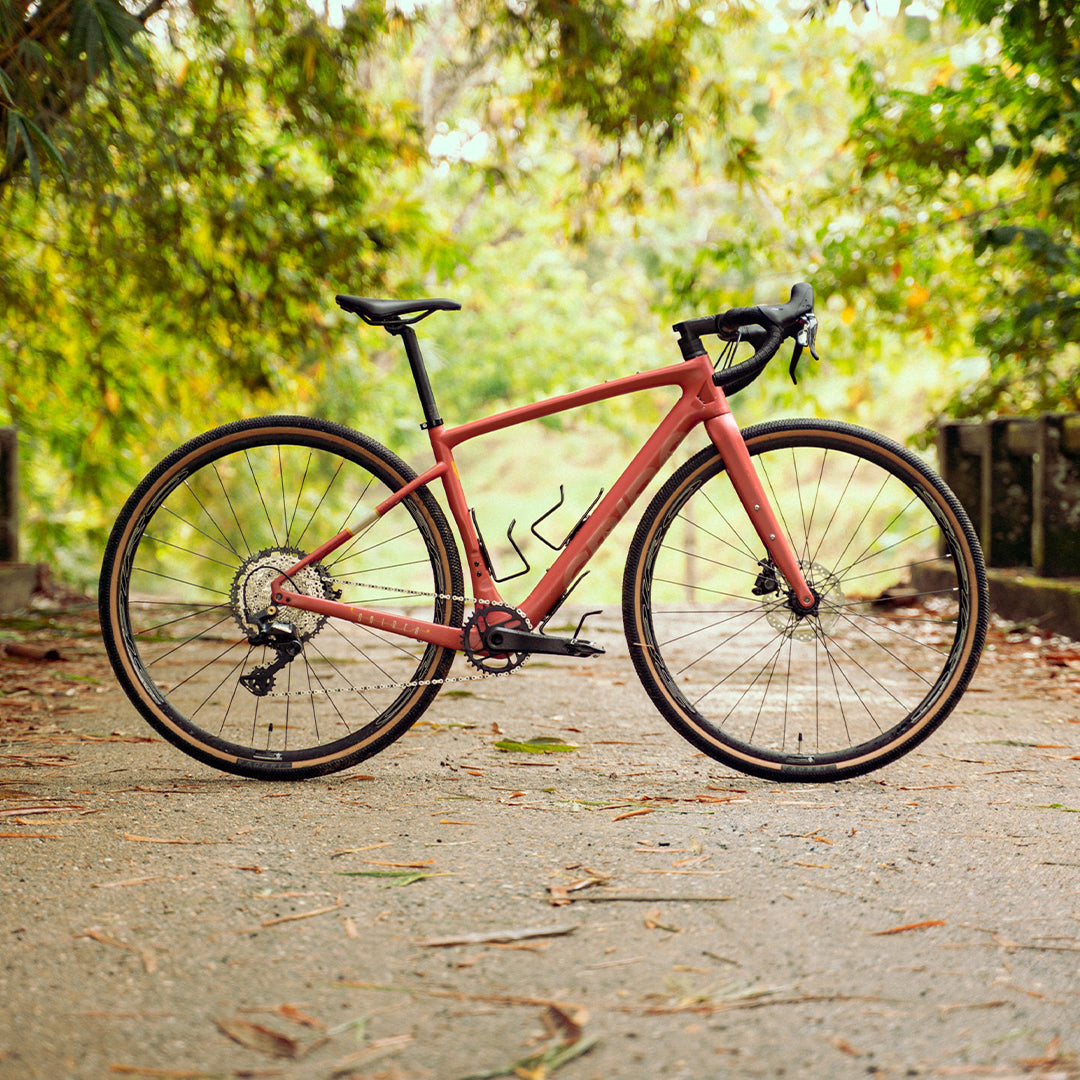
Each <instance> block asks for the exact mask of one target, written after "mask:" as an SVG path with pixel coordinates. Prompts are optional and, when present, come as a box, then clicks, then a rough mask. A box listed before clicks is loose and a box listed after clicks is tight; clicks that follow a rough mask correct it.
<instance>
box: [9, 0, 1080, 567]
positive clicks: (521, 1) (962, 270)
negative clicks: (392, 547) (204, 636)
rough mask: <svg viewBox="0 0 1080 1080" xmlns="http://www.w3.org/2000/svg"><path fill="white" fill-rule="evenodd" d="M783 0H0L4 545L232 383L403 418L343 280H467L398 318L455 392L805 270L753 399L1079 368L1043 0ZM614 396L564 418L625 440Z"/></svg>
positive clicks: (982, 387)
mask: <svg viewBox="0 0 1080 1080" xmlns="http://www.w3.org/2000/svg"><path fill="white" fill-rule="evenodd" d="M793 6H794V7H795V8H796V10H795V12H794V14H793V16H792V17H791V18H790V19H787V20H785V19H783V18H782V17H781V16H780V15H779V14H777V13H776V12H775V11H774V7H775V5H770V6H769V8H768V10H766V9H764V8H762V7H758V6H755V5H754V4H753V3H751V2H750V0H746V2H745V3H740V2H729V3H725V4H722V5H715V4H705V3H698V2H696V0H694V2H688V3H687V2H680V3H674V2H667V0H664V2H661V3H646V2H645V0H640V2H634V0H618V2H615V3H599V2H598V0H583V2H581V3H569V2H567V0H514V2H510V3H507V2H505V0H457V2H454V3H445V4H442V3H440V4H435V3H432V4H429V5H426V6H425V5H420V6H418V7H417V8H416V10H415V11H414V12H413V14H411V15H409V16H405V15H403V14H402V13H401V11H400V10H399V9H397V8H395V7H393V6H392V5H391V6H390V7H389V8H388V7H387V5H385V4H384V3H383V2H382V0H360V2H359V3H357V4H356V5H354V6H353V7H351V8H350V9H349V10H347V11H346V12H345V13H344V15H343V17H342V19H341V20H340V25H338V24H334V25H331V24H330V22H329V21H328V19H327V18H326V16H325V15H323V14H319V13H318V12H316V11H315V10H313V8H312V7H311V6H310V5H309V4H308V3H306V2H305V0H269V2H267V3H259V4H242V3H240V2H238V0H236V2H234V0H190V2H188V3H187V4H181V3H180V0H152V2H150V3H149V4H148V5H147V6H145V7H141V8H139V7H136V6H135V5H134V4H131V5H129V6H125V5H124V4H121V3H118V2H115V0H66V2H60V0H56V2H55V3H53V2H48V3H43V4H39V5H38V6H37V7H36V8H27V7H26V5H24V4H19V3H13V2H11V0H0V109H2V110H3V114H4V115H3V120H4V124H5V130H4V132H3V138H4V140H5V142H4V146H5V157H4V166H3V173H2V174H0V310H3V312H4V318H3V321H2V322H0V381H2V393H3V397H2V398H0V422H5V423H7V422H10V423H15V424H17V425H18V427H19V429H20V431H21V434H22V439H23V444H24V452H23V454H22V462H23V468H24V488H25V490H24V502H25V505H24V513H23V521H24V536H23V540H24V544H25V547H26V549H27V554H28V555H29V556H30V557H38V558H45V559H50V560H52V561H53V562H55V563H57V564H58V567H59V569H60V570H61V571H62V572H65V573H68V574H69V575H70V576H72V577H74V578H76V579H82V580H86V579H88V578H89V577H90V576H91V575H92V573H93V569H94V565H95V564H96V562H97V555H98V552H99V551H100V547H101V544H102V542H103V539H104V536H105V533H106V531H107V529H108V526H109V524H110V523H111V521H112V519H113V517H114V515H115V512H116V509H117V507H118V503H119V501H120V500H121V499H122V498H123V497H124V496H125V495H126V493H127V492H128V491H130V489H131V487H132V486H133V485H134V483H135V482H137V480H138V478H139V477H140V476H141V475H143V474H144V473H145V472H146V471H147V469H149V468H150V467H151V465H152V464H153V462H154V461H156V460H158V459H159V458H160V457H161V456H162V455H163V454H164V453H165V452H166V451H167V450H168V449H171V447H172V446H173V445H175V444H176V443H177V442H178V441H180V440H181V439H184V438H187V437H189V436H191V435H193V434H195V433H196V432H198V431H200V430H203V429H205V428H207V427H209V426H211V425H213V424H215V423H219V422H224V421H226V420H231V419H234V418H235V417H236V416H238V415H244V414H253V413H260V412H269V411H278V412H284V411H289V412H301V413H311V414H318V415H322V416H326V417H327V418H330V419H334V420H338V421H340V422H343V423H347V424H351V425H353V426H358V427H362V428H364V429H365V430H367V431H369V432H370V433H372V434H374V435H376V436H377V437H379V438H380V439H382V440H383V441H386V442H389V443H391V444H392V445H394V446H395V447H396V448H397V449H400V450H403V451H406V452H409V451H411V450H413V449H419V448H420V447H421V444H422V442H423V434H422V432H420V430H419V427H418V422H419V416H418V410H417V406H416V404H415V399H414V394H413V390H412V387H411V384H410V382H409V380H408V376H407V370H406V368H405V366H404V365H403V363H402V359H401V354H400V348H399V345H398V343H397V342H396V341H393V340H391V339H389V338H387V337H386V336H385V335H384V334H382V333H380V332H378V331H374V330H371V329H368V328H363V327H360V326H359V325H358V324H357V323H356V322H355V320H352V319H349V318H346V317H344V316H342V315H341V313H340V312H338V311H337V310H336V308H335V307H334V305H333V301H332V297H333V294H334V292H337V291H342V292H351V293H368V294H386V295H390V294H394V295H419V294H443V295H447V296H450V297H452V298H453V299H455V300H458V301H460V302H462V303H463V305H464V306H465V311H463V312H462V313H461V314H456V315H453V314H446V315H439V316H437V317H436V318H433V319H432V320H430V321H429V322H426V323H424V325H423V327H422V328H421V336H422V339H423V342H424V348H425V352H426V353H427V354H428V355H429V357H430V359H431V363H432V370H433V373H434V378H435V385H436V390H437V392H438V395H439V401H440V404H441V406H442V411H443V414H444V416H446V418H447V421H448V422H456V421H459V420H463V419H465V418H467V417H469V416H471V415H476V414H477V413H480V412H489V411H494V410H495V409H498V408H501V407H505V406H511V405H514V404H519V403H521V402H523V401H526V400H530V399H532V398H534V397H536V396H539V395H542V394H549V393H558V392H560V391H564V390H569V389H572V388H574V387H577V386H581V385H584V384H586V383H589V382H593V381H597V380H600V379H604V378H610V377H614V376H618V375H622V374H626V373H628V372H630V371H634V370H639V369H641V368H644V367H647V366H653V365H655V364H658V363H663V362H665V361H668V360H670V361H674V360H675V358H676V357H677V353H675V352H674V351H673V338H672V336H671V334H670V332H669V326H670V324H671V322H674V321H676V320H678V319H682V318H686V317H688V316H691V315H698V314H704V313H706V312H709V311H717V310H720V309H722V308H723V307H725V306H730V305H731V304H735V303H744V302H756V301H763V300H764V301H779V300H782V299H784V298H786V295H787V289H788V287H789V286H790V285H791V284H792V283H793V282H794V281H796V280H801V279H807V280H811V281H812V282H813V283H814V285H815V288H816V290H817V293H818V297H819V313H820V317H821V320H822V334H821V339H820V343H821V346H822V351H823V356H824V358H825V359H824V362H823V364H822V365H821V366H820V367H817V368H815V367H811V366H807V367H804V368H803V369H802V373H801V374H802V375H804V376H805V378H800V382H799V385H798V387H792V386H791V385H790V383H789V382H788V381H787V379H786V372H785V370H784V366H783V365H781V364H779V363H778V364H776V365H774V369H771V370H770V371H769V372H768V373H767V374H766V376H765V377H764V378H763V379H761V380H759V383H757V384H755V385H754V386H753V387H751V388H749V389H747V390H745V391H743V392H742V393H741V394H740V397H739V399H738V405H739V415H740V418H741V419H743V420H744V421H745V422H750V421H751V420H753V419H758V418H761V417H762V416H764V415H774V414H776V413H788V414H791V413H801V414H806V413H816V414H819V415H826V414H827V415H841V416H846V417H851V418H854V419H857V420H860V421H862V422H865V423H868V424H870V425H871V426H876V427H881V428H884V429H886V430H889V431H891V432H892V433H894V434H897V435H900V436H901V437H903V436H905V435H907V434H909V433H910V432H911V431H912V430H917V429H919V428H921V427H922V426H923V423H924V421H925V417H926V415H927V413H928V412H930V411H932V410H933V409H936V408H939V407H940V406H941V404H942V403H943V402H945V400H946V399H947V396H948V394H949V393H951V392H952V391H953V389H954V388H955V386H956V385H957V384H958V383H960V384H962V385H963V386H964V390H963V393H962V395H961V396H960V397H958V399H957V400H956V401H955V402H954V403H953V406H952V407H953V409H954V410H955V411H958V412H964V411H965V410H967V411H971V410H977V411H978V410H985V409H988V408H998V409H1004V408H1028V407H1041V406H1040V403H1046V402H1053V403H1068V402H1070V401H1075V400H1076V396H1077V392H1078V388H1077V381H1076V380H1077V378H1078V376H1077V371H1078V370H1080V365H1078V364H1077V363H1076V358H1077V353H1076V351H1075V345H1068V346H1066V344H1065V343H1067V342H1075V341H1076V334H1077V323H1078V319H1080V316H1078V314H1077V307H1078V301H1077V294H1076V288H1075V281H1076V278H1077V269H1078V267H1077V265H1076V249H1075V241H1074V237H1075V236H1076V234H1077V233H1076V229H1077V224H1078V223H1077V221H1076V216H1077V213H1078V204H1080V179H1078V176H1077V166H1076V161H1077V156H1078V155H1077V151H1078V146H1077V142H1076V139H1077V134H1076V133H1077V127H1078V126H1077V113H1078V106H1077V94H1078V92H1080V78H1078V76H1077V73H1076V70H1075V64H1076V56H1077V49H1076V27H1075V25H1074V23H1073V22H1071V21H1070V19H1071V16H1070V15H1068V13H1067V12H1064V13H1063V12H1061V11H1058V10H1057V8H1056V7H1053V6H1051V5H1041V6H1040V5H1039V4H1036V3H1034V0H1015V2H1014V3H1012V4H1005V3H1001V4H997V3H991V2H990V0H956V3H955V7H954V9H953V13H952V14H951V15H949V17H947V18H941V19H935V20H933V21H931V20H929V19H928V18H926V17H923V16H910V15H909V14H908V13H907V12H906V11H902V12H901V13H900V14H899V15H898V16H897V17H896V18H895V19H894V20H891V21H890V20H882V19H877V21H876V22H875V21H874V16H873V12H871V13H870V14H866V13H864V12H863V5H861V4H859V3H855V4H850V5H844V4H841V5H839V6H835V7H834V9H833V12H832V14H830V15H828V17H823V18H820V19H813V20H808V19H804V18H802V17H801V14H802V11H803V8H804V5H793ZM410 10H411V9H410ZM28 12H32V14H27V13H28ZM962 18H963V19H966V20H967V22H966V23H965V22H963V21H961V19H962ZM35 20H39V21H35ZM144 23H145V25H146V26H147V28H148V30H149V31H150V32H149V33H144V32H143V31H142V26H143V24H144ZM46 29H48V30H49V33H45V30H46ZM995 42H996V43H997V44H996V45H995ZM1070 65H1072V66H1070ZM1070 350H1074V351H1070ZM987 356H988V357H989V359H986V357H987ZM808 364H809V362H808ZM898 387H899V388H900V389H899V390H898ZM640 398H641V400H634V401H631V402H627V403H618V404H615V403H613V404H612V405H611V406H610V407H607V406H605V407H604V408H602V409H596V410H592V411H590V413H589V416H588V418H587V420H588V422H589V423H593V422H598V423H602V424H606V425H607V427H608V429H609V431H608V435H609V436H610V437H611V438H615V437H616V436H618V435H625V436H627V437H628V438H636V437H637V435H638V433H639V432H640V430H641V422H642V420H643V419H644V418H646V417H647V418H648V419H649V420H651V419H653V418H654V417H655V414H656V410H657V408H658V407H660V406H661V405H662V404H663V403H662V402H661V401H660V400H653V398H652V397H651V395H640ZM46 402H47V403H48V405H45V404H44V403H46ZM568 423H569V425H570V428H569V430H570V432H571V436H570V437H571V440H572V441H573V443H574V446H575V450H576V451H578V452H580V453H581V455H582V456H583V458H586V457H588V450H587V449H585V448H583V447H582V446H581V444H580V440H579V439H577V436H576V431H575V429H574V427H573V424H574V423H575V421H569V422H568ZM612 432H614V433H616V435H614V436H613V435H611V433H612ZM616 456H617V455H616ZM590 483H591V480H590ZM536 497H537V499H541V498H543V499H546V498H547V495H546V494H543V493H539V492H538V493H537V496H536ZM588 497H591V496H590V495H587V496H586V498H588ZM546 505H550V502H547V503H546ZM523 520H524V519H523ZM571 524H572V522H571ZM493 528H494V529H495V533H498V532H499V529H498V527H496V526H493ZM61 553H62V554H61Z"/></svg>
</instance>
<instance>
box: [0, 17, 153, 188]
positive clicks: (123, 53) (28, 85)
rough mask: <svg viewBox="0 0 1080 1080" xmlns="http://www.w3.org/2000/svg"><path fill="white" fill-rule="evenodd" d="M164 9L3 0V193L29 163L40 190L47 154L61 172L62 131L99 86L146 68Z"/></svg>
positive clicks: (0, 28) (0, 36)
mask: <svg viewBox="0 0 1080 1080" xmlns="http://www.w3.org/2000/svg"><path fill="white" fill-rule="evenodd" d="M162 6H163V0H153V2H152V3H150V4H149V5H148V6H144V7H143V8H142V10H141V11H139V12H137V13H135V12H132V11H129V10H128V9H127V8H126V7H124V5H123V4H121V3H119V2H117V0H46V2H43V3H36V4H31V3H27V2H25V0H0V121H2V122H0V128H2V130H3V132H4V133H5V139H6V141H5V153H4V164H3V167H2V168H0V187H2V186H3V185H5V184H8V183H9V182H10V181H11V180H12V179H13V178H14V177H15V176H16V175H17V174H18V172H19V170H20V169H21V168H22V167H23V166H24V165H25V166H26V167H27V169H28V171H29V173H30V177H31V179H32V181H33V184H34V187H35V189H37V188H38V187H39V186H40V184H41V155H42V154H44V155H45V156H46V157H47V158H49V159H51V160H52V162H53V163H54V164H55V165H58V166H60V167H61V168H62V156H61V152H60V150H59V149H58V147H57V144H56V142H55V141H54V136H55V134H56V132H57V129H60V128H62V127H63V125H64V124H65V122H67V121H68V120H69V119H70V117H71V114H72V111H73V110H75V109H77V107H78V106H79V105H80V104H81V103H82V102H83V101H84V100H85V98H86V95H87V93H88V91H89V90H90V89H91V87H93V86H94V85H95V84H96V83H98V82H99V81H100V80H102V79H105V80H108V79H110V78H111V77H112V76H113V75H114V74H115V72H116V69H117V68H123V67H127V68H129V69H130V68H134V67H139V66H142V65H143V64H144V63H145V60H146V55H145V53H144V52H143V50H142V49H141V47H140V45H139V42H138V38H139V36H140V34H141V31H142V30H143V28H144V26H145V24H146V21H147V19H149V18H150V17H152V16H153V15H154V14H155V13H156V12H157V11H158V10H160V8H161V7H162Z"/></svg>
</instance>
